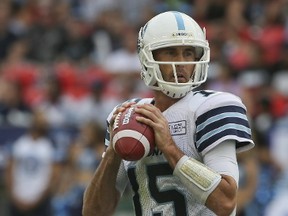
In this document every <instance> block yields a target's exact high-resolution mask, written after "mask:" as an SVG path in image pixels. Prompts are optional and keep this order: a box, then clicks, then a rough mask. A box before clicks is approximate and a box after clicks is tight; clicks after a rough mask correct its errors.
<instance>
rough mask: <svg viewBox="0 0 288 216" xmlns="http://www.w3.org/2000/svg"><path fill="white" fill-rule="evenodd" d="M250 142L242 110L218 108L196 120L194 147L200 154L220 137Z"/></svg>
mask: <svg viewBox="0 0 288 216" xmlns="http://www.w3.org/2000/svg"><path fill="white" fill-rule="evenodd" d="M229 136H230V137H231V136H233V137H234V138H235V139H236V140H237V138H239V140H240V139H241V140H243V139H245V140H250V139H251V129H250V126H249V122H248V119H247V116H246V111H245V109H244V108H242V107H239V106H225V107H219V108H215V109H212V110H209V111H208V112H206V113H204V114H202V115H201V116H199V117H198V119H197V120H196V147H197V149H198V150H199V151H200V152H201V151H202V150H204V149H205V148H206V147H208V146H209V145H211V144H213V143H215V142H217V140H219V139H221V138H222V137H229Z"/></svg>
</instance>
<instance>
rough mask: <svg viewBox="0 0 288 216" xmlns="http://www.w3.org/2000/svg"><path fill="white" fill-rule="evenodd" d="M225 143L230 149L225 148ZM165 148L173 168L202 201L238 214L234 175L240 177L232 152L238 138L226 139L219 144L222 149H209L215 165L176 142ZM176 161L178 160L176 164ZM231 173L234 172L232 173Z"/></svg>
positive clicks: (217, 209)
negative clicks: (207, 162) (211, 165)
mask: <svg viewBox="0 0 288 216" xmlns="http://www.w3.org/2000/svg"><path fill="white" fill-rule="evenodd" d="M226 147H228V149H226V150H225V151H224V152H223V150H224V149H225V148H226ZM216 148H217V147H216ZM233 149H234V150H233ZM162 151H163V153H164V155H165V157H166V158H167V160H168V161H169V162H170V165H171V166H172V168H173V169H174V175H175V176H177V177H178V178H179V179H180V181H181V182H182V184H183V185H185V186H186V187H187V189H188V190H189V191H190V192H191V193H192V194H194V195H195V197H196V198H197V200H198V201H199V202H200V203H202V204H203V205H206V206H207V207H208V208H209V209H210V210H212V211H213V212H214V213H216V214H217V215H233V214H235V207H236V194H237V182H236V180H235V179H237V180H238V167H237V161H236V156H233V154H234V155H236V153H235V141H231V140H230V141H224V142H223V143H221V144H219V150H217V149H216V150H213V151H214V152H213V151H211V153H209V154H210V155H212V156H210V157H209V158H210V159H211V158H212V159H211V160H210V163H213V162H214V163H215V162H217V164H216V165H214V167H212V168H210V166H209V167H208V166H207V165H206V164H204V163H201V162H199V161H197V160H195V159H193V158H189V157H188V156H186V155H184V153H183V152H182V151H181V150H179V148H178V147H177V146H176V145H175V144H173V147H172V145H171V147H169V148H167V149H163V150H162ZM221 151H222V152H221ZM218 153H220V154H221V156H219V155H218ZM231 155H232V156H231ZM217 160H218V161H217ZM174 161H177V163H176V164H175V163H174ZM209 165H210V164H209ZM226 169H227V170H228V171H227V173H229V175H227V174H223V172H224V173H226V172H225V170H226ZM220 173H221V174H220ZM230 173H233V174H232V175H233V177H232V175H230Z"/></svg>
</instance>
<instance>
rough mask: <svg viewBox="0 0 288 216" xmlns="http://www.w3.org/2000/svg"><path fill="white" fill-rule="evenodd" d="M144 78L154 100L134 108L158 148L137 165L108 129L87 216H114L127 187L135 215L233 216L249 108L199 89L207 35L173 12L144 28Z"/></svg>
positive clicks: (234, 99)
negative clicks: (115, 146)
mask: <svg viewBox="0 0 288 216" xmlns="http://www.w3.org/2000/svg"><path fill="white" fill-rule="evenodd" d="M138 53H139V58H140V61H141V64H142V71H141V76H142V79H143V80H144V82H145V84H146V85H147V86H148V87H150V88H151V89H153V93H154V97H153V98H144V99H134V100H133V99H132V100H130V101H128V102H126V103H123V105H122V106H119V107H116V108H115V109H114V110H113V111H112V112H111V114H110V116H109V117H108V122H109V123H110V124H112V123H113V121H114V119H115V116H116V115H117V113H118V112H121V111H123V110H124V109H126V108H127V107H129V106H132V105H133V106H135V107H136V111H137V112H139V113H141V114H143V115H144V116H145V117H139V118H138V121H140V122H142V123H145V124H147V125H149V126H151V127H152V128H153V129H154V133H155V142H156V146H157V148H156V149H155V151H154V153H153V154H151V155H150V156H148V157H146V158H144V159H141V160H139V161H125V160H122V159H121V158H120V157H119V156H118V155H117V153H115V151H114V149H113V147H111V146H112V145H110V142H111V139H112V138H111V136H110V134H111V133H110V127H108V131H107V137H106V140H105V142H106V143H105V144H106V146H107V149H106V152H105V154H103V159H102V162H101V164H100V166H99V167H98V169H97V171H96V172H95V175H94V177H93V179H92V180H91V183H90V185H89V186H88V187H87V189H86V192H85V195H84V205H83V215H84V216H92V215H105V216H107V215H113V214H114V212H115V209H116V207H117V203H118V202H119V199H120V198H121V195H122V193H123V191H124V189H125V186H126V185H127V184H128V183H129V184H131V186H132V189H133V191H134V194H133V204H134V210H135V215H137V216H140V215H147V216H148V215H149V216H160V215H163V216H167V215H171V216H172V215H173V216H184V215H197V216H198V215H205V216H207V215H235V212H236V194H237V185H238V177H239V172H238V164H237V160H236V153H237V152H240V151H244V150H248V149H250V148H252V147H253V146H254V143H253V141H252V139H251V129H250V127H249V123H248V120H247V115H246V108H245V106H244V105H243V103H242V102H241V100H240V98H238V97H236V96H235V95H232V94H230V93H223V92H215V91H210V90H209V91H208V90H205V91H204V90H201V91H197V90H195V88H196V87H198V86H199V85H201V84H202V83H204V82H205V81H206V79H207V71H208V63H209V60H210V48H209V44H208V41H207V40H206V35H205V29H201V28H200V26H199V25H198V24H197V23H196V22H195V21H194V20H193V19H192V18H191V17H190V16H188V15H186V14H183V13H180V12H177V11H168V12H164V13H161V14H159V15H157V16H155V17H153V18H152V19H151V20H150V21H148V23H147V24H146V25H145V26H144V27H143V28H141V29H140V32H139V37H138Z"/></svg>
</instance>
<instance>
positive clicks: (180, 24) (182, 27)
mask: <svg viewBox="0 0 288 216" xmlns="http://www.w3.org/2000/svg"><path fill="white" fill-rule="evenodd" d="M173 14H174V16H175V18H176V22H177V26H178V30H185V25H184V20H183V18H182V16H181V14H180V13H179V12H176V11H175V12H173Z"/></svg>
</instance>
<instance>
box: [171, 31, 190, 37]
mask: <svg viewBox="0 0 288 216" xmlns="http://www.w3.org/2000/svg"><path fill="white" fill-rule="evenodd" d="M172 36H174V37H175V36H176V37H177V36H185V37H193V34H192V33H187V32H174V33H173V34H172Z"/></svg>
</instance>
